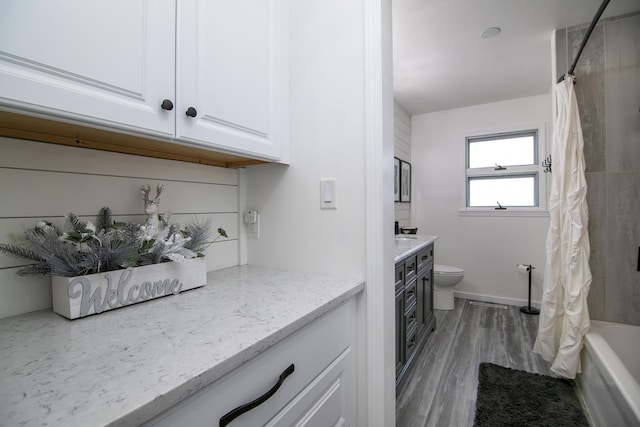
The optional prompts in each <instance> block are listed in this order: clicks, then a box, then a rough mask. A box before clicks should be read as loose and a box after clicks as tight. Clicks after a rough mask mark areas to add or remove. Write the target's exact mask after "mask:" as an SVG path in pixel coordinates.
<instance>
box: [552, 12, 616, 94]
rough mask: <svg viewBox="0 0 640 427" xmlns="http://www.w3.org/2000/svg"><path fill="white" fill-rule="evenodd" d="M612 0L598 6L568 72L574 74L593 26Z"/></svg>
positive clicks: (561, 78) (561, 79) (563, 76)
mask: <svg viewBox="0 0 640 427" xmlns="http://www.w3.org/2000/svg"><path fill="white" fill-rule="evenodd" d="M610 1H611V0H604V1H603V2H602V4H601V5H600V8H598V11H597V12H596V15H595V16H594V17H593V21H591V25H589V29H588V30H587V33H586V34H585V35H584V39H582V44H581V45H580V49H579V50H578V54H577V55H576V59H575V60H574V61H573V64H571V67H570V68H569V71H567V74H569V75H573V71H574V70H575V69H576V65H577V64H578V59H580V55H581V54H582V51H583V50H584V47H585V45H586V44H587V41H588V40H589V37H590V36H591V32H593V28H594V27H595V26H596V24H597V23H598V20H599V19H600V16H602V12H604V10H605V9H606V7H607V5H608V4H609V2H610ZM567 74H563V75H562V77H560V78H559V79H558V83H560V82H561V81H563V80H564V78H565V76H566V75H567Z"/></svg>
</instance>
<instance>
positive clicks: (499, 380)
mask: <svg viewBox="0 0 640 427" xmlns="http://www.w3.org/2000/svg"><path fill="white" fill-rule="evenodd" d="M474 426H475V427H498V426H514V427H515V426H518V427H520V426H544V427H553V426H558V427H569V426H576V427H577V426H580V427H582V426H584V427H588V426H589V423H588V421H587V418H586V416H585V414H584V411H583V410H582V406H581V405H580V401H579V400H578V397H577V396H576V393H575V391H574V389H573V386H572V385H571V381H569V380H565V379H561V378H553V377H549V376H546V375H539V374H532V373H529V372H525V371H518V370H515V369H511V368H505V367H504V366H498V365H494V364H493V363H481V364H480V373H479V375H478V396H477V399H476V418H475V422H474Z"/></svg>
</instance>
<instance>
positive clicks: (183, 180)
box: [0, 137, 239, 318]
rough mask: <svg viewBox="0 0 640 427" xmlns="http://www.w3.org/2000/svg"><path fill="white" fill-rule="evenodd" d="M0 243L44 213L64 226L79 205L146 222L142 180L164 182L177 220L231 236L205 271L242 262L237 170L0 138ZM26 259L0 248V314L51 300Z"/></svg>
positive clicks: (81, 209) (211, 252)
mask: <svg viewBox="0 0 640 427" xmlns="http://www.w3.org/2000/svg"><path fill="white" fill-rule="evenodd" d="M0 153H2V155H1V156H0V200H2V203H1V204H0V242H3V243H11V235H12V234H20V233H21V232H22V231H23V230H24V229H26V228H30V227H33V226H34V225H35V223H36V222H38V221H39V220H41V219H47V220H49V221H51V222H53V223H55V224H58V225H61V226H63V225H64V215H65V214H67V213H69V212H73V213H75V214H77V215H80V216H81V217H83V218H84V219H88V220H91V221H94V220H95V217H96V215H97V213H98V211H99V210H100V208H102V207H103V206H108V207H109V208H111V210H112V212H113V215H114V219H116V220H120V221H122V220H124V221H135V222H138V223H144V222H145V221H146V215H145V214H144V209H143V208H144V206H143V202H142V198H141V194H140V186H141V185H143V184H149V185H151V187H152V188H153V190H152V191H154V194H155V186H156V184H163V185H164V187H165V188H164V192H163V193H162V195H161V196H160V212H161V213H164V212H171V219H172V222H177V223H181V224H185V223H188V222H190V221H193V220H195V219H198V220H205V219H211V221H212V226H214V227H216V228H217V227H218V226H221V227H223V228H225V230H226V231H227V233H228V236H229V239H223V240H221V241H219V242H216V243H214V244H213V245H211V246H210V247H209V248H208V249H207V252H206V256H207V270H208V271H211V270H216V269H220V268H224V267H229V266H233V265H237V264H238V259H239V258H238V250H239V241H238V231H239V230H238V200H239V191H238V172H237V171H236V170H233V169H224V168H218V167H213V166H202V165H197V164H192V163H184V162H177V161H172V160H161V159H152V158H147V157H140V156H133V155H128V154H119V153H110V152H105V151H97V150H89V149H83V148H76V147H67V146H61V145H54V144H45V143H40V142H33V141H25V140H18V139H10V138H1V137H0ZM22 264H24V262H22V261H21V260H18V259H15V258H9V257H7V256H4V255H0V318H2V317H7V316H12V315H15V314H21V313H26V312H29V311H34V310H39V309H45V308H50V307H51V283H50V279H49V276H45V277H37V278H34V277H27V278H24V277H19V276H18V275H16V271H17V270H18V266H19V265H22Z"/></svg>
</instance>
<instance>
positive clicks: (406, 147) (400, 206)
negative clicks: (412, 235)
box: [393, 101, 420, 231]
mask: <svg viewBox="0 0 640 427" xmlns="http://www.w3.org/2000/svg"><path fill="white" fill-rule="evenodd" d="M393 141H394V143H393V147H394V149H393V153H394V154H393V155H394V156H395V157H397V158H399V159H400V160H404V161H405V162H409V163H412V162H411V116H410V115H409V113H407V111H406V110H405V109H404V108H402V105H400V104H398V103H397V102H395V101H394V102H393ZM411 168H412V171H411V172H412V174H413V164H411ZM412 184H413V182H412ZM411 192H412V193H413V187H412V188H411ZM411 198H412V200H413V194H412V197H411ZM395 218H396V221H398V222H399V223H400V227H409V226H413V224H412V223H411V203H400V202H396V203H395ZM418 231H420V230H418Z"/></svg>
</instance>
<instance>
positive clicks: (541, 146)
mask: <svg viewBox="0 0 640 427" xmlns="http://www.w3.org/2000/svg"><path fill="white" fill-rule="evenodd" d="M532 132H536V141H535V148H534V149H535V153H534V155H535V164H534V165H525V166H507V167H506V169H504V170H496V169H495V167H487V168H473V169H469V168H468V167H467V166H468V164H469V160H468V158H469V141H470V140H471V141H473V140H477V139H484V138H491V137H508V136H517V135H518V134H527V133H532ZM546 140H547V139H546V125H545V124H538V125H534V126H531V125H529V126H517V127H514V128H509V129H500V130H492V131H480V132H468V133H467V135H466V136H465V138H464V153H465V158H464V163H463V174H462V175H463V187H462V191H461V193H462V197H461V208H460V210H459V211H458V212H459V215H460V216H548V215H549V213H548V211H547V200H548V193H547V188H548V185H547V184H548V179H549V174H548V173H545V172H544V167H543V165H542V162H543V160H544V159H545V158H546V152H547V142H546ZM505 175H506V176H518V175H522V176H532V175H533V176H534V177H535V180H536V190H535V191H536V194H535V195H534V197H535V198H536V201H537V206H518V207H516V206H508V207H507V209H495V208H496V207H497V204H496V206H490V207H470V206H468V200H469V178H474V177H496V178H499V177H500V176H505Z"/></svg>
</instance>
